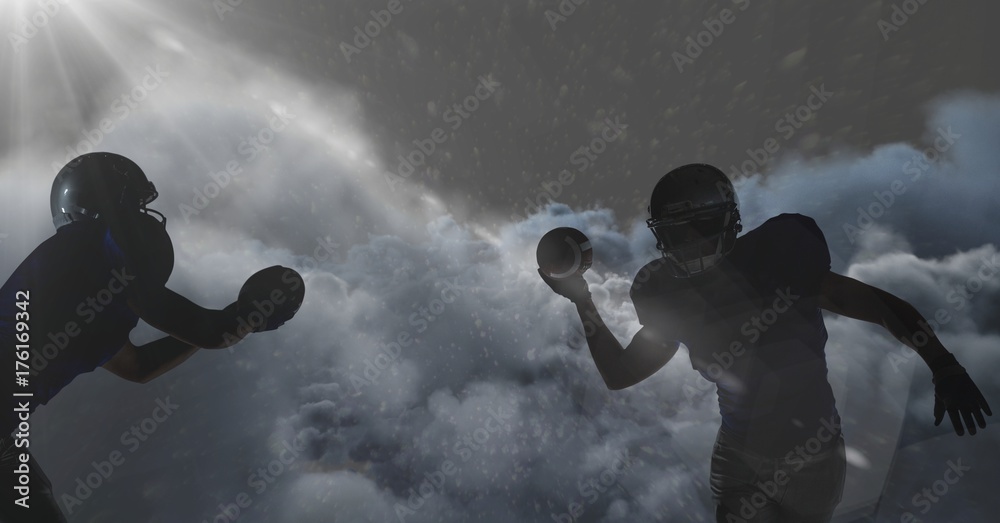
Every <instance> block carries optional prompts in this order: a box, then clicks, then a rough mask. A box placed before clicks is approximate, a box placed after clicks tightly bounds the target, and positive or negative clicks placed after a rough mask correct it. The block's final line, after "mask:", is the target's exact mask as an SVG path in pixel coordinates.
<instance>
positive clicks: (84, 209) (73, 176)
mask: <svg viewBox="0 0 1000 523" xmlns="http://www.w3.org/2000/svg"><path fill="white" fill-rule="evenodd" d="M157 196H158V193H157V191H156V187H155V186H154V185H153V182H151V181H149V179H147V178H146V175H145V173H143V172H142V169H140V168H139V166H138V165H136V164H135V162H133V161H132V160H129V159H128V158H126V157H124V156H121V155H118V154H114V153H103V152H102V153H88V154H84V155H82V156H78V157H77V158H74V159H73V160H71V161H70V162H69V163H67V164H66V166H65V167H63V168H62V169H61V170H60V171H59V174H57V175H56V179H55V180H54V181H53V183H52V192H51V194H50V198H49V206H50V210H51V212H52V223H53V224H54V225H55V227H56V229H57V230H58V229H59V228H60V227H62V226H64V225H66V224H68V223H71V222H75V221H82V220H94V219H96V220H103V221H106V222H108V223H109V224H115V223H118V222H121V221H125V220H129V219H130V218H131V217H132V216H134V215H135V214H136V213H143V214H146V215H150V216H153V217H154V218H156V217H158V218H156V219H157V221H159V222H160V223H161V224H162V225H163V226H164V227H166V217H164V216H163V214H161V213H159V212H157V211H155V210H153V209H148V208H147V207H146V206H147V205H148V204H149V203H150V202H152V201H153V200H155V199H156V197H157Z"/></svg>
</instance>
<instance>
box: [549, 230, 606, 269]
mask: <svg viewBox="0 0 1000 523" xmlns="http://www.w3.org/2000/svg"><path fill="white" fill-rule="evenodd" d="M535 258H536V260H537V261H538V268H539V269H541V270H542V272H544V273H545V274H547V275H548V276H549V277H552V278H568V277H570V276H573V275H574V274H583V273H584V272H586V270H587V269H589V268H590V265H591V263H592V262H593V261H594V250H593V249H592V248H591V246H590V239H588V238H587V235H585V234H583V233H582V232H580V231H579V230H577V229H574V228H572V227H558V228H556V229H552V230H551V231H549V232H547V233H545V235H544V236H542V239H541V240H539V241H538V249H537V250H536V251H535Z"/></svg>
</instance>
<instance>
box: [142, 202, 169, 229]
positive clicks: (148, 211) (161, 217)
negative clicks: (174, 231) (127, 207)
mask: <svg viewBox="0 0 1000 523" xmlns="http://www.w3.org/2000/svg"><path fill="white" fill-rule="evenodd" d="M140 210H141V211H142V212H144V213H146V214H150V215H156V216H159V219H157V221H159V222H160V225H163V227H164V228H166V226H167V217H166V216H164V215H163V213H161V212H160V211H157V210H156V209H149V208H147V207H146V206H145V205H143V206H142V208H141V209H140ZM154 219H156V218H154Z"/></svg>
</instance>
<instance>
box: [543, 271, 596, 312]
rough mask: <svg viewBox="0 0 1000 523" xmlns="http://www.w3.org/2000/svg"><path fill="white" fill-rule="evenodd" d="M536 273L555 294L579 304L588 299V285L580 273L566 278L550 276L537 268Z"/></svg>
mask: <svg viewBox="0 0 1000 523" xmlns="http://www.w3.org/2000/svg"><path fill="white" fill-rule="evenodd" d="M538 275H539V276H541V277H542V280H543V281H544V282H545V283H546V284H547V285H548V286H549V288H550V289H552V291H553V292H555V293H556V294H558V295H560V296H563V297H565V298H568V299H569V301H571V302H573V303H576V304H579V303H582V302H584V301H587V300H589V299H590V286H589V285H588V284H587V280H585V279H584V278H583V275H582V274H574V275H573V276H570V277H568V278H558V279H557V278H552V277H550V276H548V275H546V274H545V273H544V272H542V270H541V269H538Z"/></svg>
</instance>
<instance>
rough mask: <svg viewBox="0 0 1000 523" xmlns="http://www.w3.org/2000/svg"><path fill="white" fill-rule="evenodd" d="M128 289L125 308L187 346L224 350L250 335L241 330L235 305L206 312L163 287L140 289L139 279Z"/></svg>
mask: <svg viewBox="0 0 1000 523" xmlns="http://www.w3.org/2000/svg"><path fill="white" fill-rule="evenodd" d="M128 289H129V306H130V307H131V308H132V310H133V311H135V313H136V314H138V315H139V317H140V318H142V319H143V320H144V321H145V322H146V323H148V324H150V325H151V326H153V327H155V328H156V329H158V330H160V331H163V332H165V333H167V334H169V335H171V336H173V337H174V338H177V339H178V340H181V341H183V342H185V343H187V344H188V345H192V346H195V347H202V348H206V349H221V348H226V347H229V346H232V345H235V344H236V343H239V341H240V340H242V339H243V338H244V337H246V336H247V335H248V334H250V332H251V331H250V330H249V329H247V328H241V323H240V318H239V315H238V314H237V312H236V306H235V304H231V305H230V306H228V307H226V308H225V309H223V310H214V309H206V308H204V307H201V306H199V305H197V304H195V303H194V302H192V301H191V300H189V299H187V298H185V297H184V296H181V295H180V294H177V293H176V292H174V291H172V290H170V289H168V288H166V287H163V286H149V287H144V286H143V285H142V283H141V280H140V281H139V282H138V283H134V284H131V285H130V286H129V288H128ZM246 325H247V324H245V323H244V324H243V326H244V327H245V326H246Z"/></svg>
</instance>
